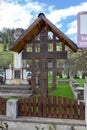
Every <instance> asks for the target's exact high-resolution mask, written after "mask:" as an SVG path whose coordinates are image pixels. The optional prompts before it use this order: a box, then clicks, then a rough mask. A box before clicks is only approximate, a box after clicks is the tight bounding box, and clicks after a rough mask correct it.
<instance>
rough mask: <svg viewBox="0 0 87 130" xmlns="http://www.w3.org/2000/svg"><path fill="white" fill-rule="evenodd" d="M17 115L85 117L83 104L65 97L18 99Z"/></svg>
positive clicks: (82, 118)
mask: <svg viewBox="0 0 87 130" xmlns="http://www.w3.org/2000/svg"><path fill="white" fill-rule="evenodd" d="M18 114H19V116H29V117H30V116H31V117H50V118H61V119H62V118H63V119H80V120H84V119H85V105H84V103H83V102H80V103H78V101H77V100H72V99H67V98H65V97H56V96H48V97H44V96H43V97H41V96H39V97H29V98H25V99H20V100H19V101H18Z"/></svg>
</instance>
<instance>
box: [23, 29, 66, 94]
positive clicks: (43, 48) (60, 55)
mask: <svg viewBox="0 0 87 130" xmlns="http://www.w3.org/2000/svg"><path fill="white" fill-rule="evenodd" d="M56 41H57V40H56V36H55V35H53V40H51V41H50V42H53V52H49V51H48V42H49V40H48V28H47V27H43V28H42V30H41V32H40V52H35V41H33V42H32V52H27V51H24V52H23V59H32V69H31V71H32V87H33V89H34V90H35V91H38V92H39V93H40V94H41V95H47V94H48V90H49V91H50V89H48V71H49V68H48V60H49V59H51V60H53V67H52V68H51V69H50V70H52V71H53V80H52V88H51V90H54V89H56V75H57V66H56V60H57V59H65V58H67V52H66V51H65V46H64V44H63V45H62V51H56ZM36 59H39V63H40V76H39V77H40V78H39V80H40V81H39V82H40V84H39V88H37V87H36V74H35V73H36V68H35V60H36Z"/></svg>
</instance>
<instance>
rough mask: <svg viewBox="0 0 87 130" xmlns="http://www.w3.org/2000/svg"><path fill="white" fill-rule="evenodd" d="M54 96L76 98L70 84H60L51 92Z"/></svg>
mask: <svg viewBox="0 0 87 130" xmlns="http://www.w3.org/2000/svg"><path fill="white" fill-rule="evenodd" d="M50 95H52V96H54V95H55V96H62V97H67V98H70V99H74V95H73V93H72V90H71V88H70V86H69V85H68V84H63V85H61V84H58V85H57V89H56V90H55V91H53V92H51V93H50Z"/></svg>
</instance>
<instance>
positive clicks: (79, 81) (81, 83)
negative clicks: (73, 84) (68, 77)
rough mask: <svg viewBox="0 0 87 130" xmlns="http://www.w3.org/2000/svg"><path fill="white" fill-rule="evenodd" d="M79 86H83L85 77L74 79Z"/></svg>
mask: <svg viewBox="0 0 87 130" xmlns="http://www.w3.org/2000/svg"><path fill="white" fill-rule="evenodd" d="M75 80H76V81H77V82H78V83H79V84H80V86H81V87H84V83H85V79H75Z"/></svg>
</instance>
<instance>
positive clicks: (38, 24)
mask: <svg viewBox="0 0 87 130" xmlns="http://www.w3.org/2000/svg"><path fill="white" fill-rule="evenodd" d="M45 26H46V27H48V28H49V31H52V32H53V33H54V34H55V35H56V36H57V37H58V38H59V39H62V40H63V41H64V44H65V45H67V46H68V47H69V48H70V49H72V50H73V51H74V52H76V51H77V49H78V47H77V45H76V44H75V43H74V42H73V41H72V40H71V39H70V38H68V37H67V36H66V35H65V34H64V33H63V32H62V31H60V30H59V29H58V28H57V27H56V26H55V25H54V24H52V23H51V22H50V21H49V20H48V19H47V18H46V17H45V15H44V14H43V13H40V14H39V15H38V18H37V19H36V20H35V21H34V22H33V23H32V24H31V25H30V26H29V27H28V29H26V30H25V31H24V32H23V33H22V35H21V36H20V37H19V38H18V39H17V40H16V41H15V42H14V43H12V44H11V45H10V47H9V50H11V51H15V52H18V53H20V52H21V51H22V50H23V49H24V48H25V46H26V44H27V42H26V41H28V43H31V42H32V40H33V39H34V38H35V36H37V35H38V34H39V33H40V31H41V29H42V28H43V27H45Z"/></svg>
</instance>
